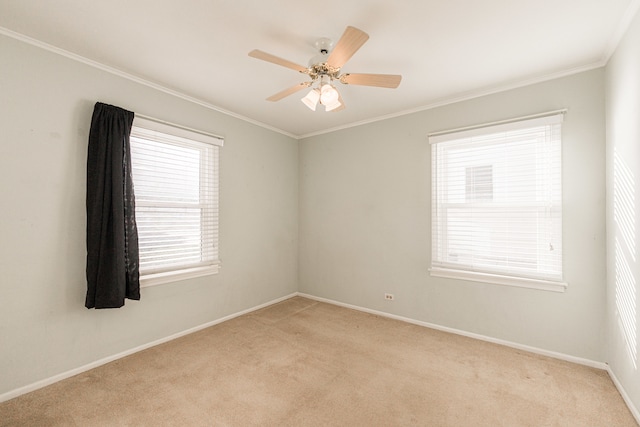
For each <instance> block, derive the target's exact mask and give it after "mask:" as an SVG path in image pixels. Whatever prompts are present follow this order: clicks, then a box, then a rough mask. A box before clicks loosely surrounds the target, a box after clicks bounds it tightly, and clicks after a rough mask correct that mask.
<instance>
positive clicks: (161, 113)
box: [0, 36, 298, 395]
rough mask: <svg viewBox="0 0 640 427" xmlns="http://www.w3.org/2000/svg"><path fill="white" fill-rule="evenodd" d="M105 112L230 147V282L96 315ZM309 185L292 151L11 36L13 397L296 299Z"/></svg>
mask: <svg viewBox="0 0 640 427" xmlns="http://www.w3.org/2000/svg"><path fill="white" fill-rule="evenodd" d="M96 101H102V102H106V103H110V104H114V105H118V106H121V107H123V108H126V109H129V110H131V111H134V112H138V113H141V114H146V115H149V116H153V117H157V118H160V119H164V120H168V121H171V122H174V123H180V124H183V125H185V126H190V127H193V128H197V129H201V130H204V131H209V132H212V133H215V134H219V135H222V136H224V137H225V146H224V147H223V148H222V150H221V157H220V160H221V175H220V180H221V190H220V191H221V192H220V209H221V217H220V224H221V234H220V247H221V250H220V254H221V255H220V256H221V260H222V267H221V271H220V273H219V274H218V275H215V276H208V277H202V278H198V279H193V280H187V281H182V282H178V283H174V284H166V285H159V286H154V287H148V288H143V290H142V300H141V301H140V302H134V301H127V303H126V305H125V307H124V308H121V309H114V310H87V309H86V308H84V295H85V291H86V283H85V278H84V277H85V276H84V274H85V256H86V250H85V225H86V220H85V191H86V190H85V188H86V185H85V180H86V174H85V168H86V157H87V138H88V132H89V125H90V122H91V114H92V111H93V105H94V103H95V102H96ZM297 180H298V144H297V141H296V140H294V139H292V138H289V137H287V136H284V135H282V134H279V133H275V132H272V131H269V130H266V129H264V128H261V127H258V126H254V125H251V124H249V123H247V122H245V121H242V120H238V119H236V118H233V117H230V116H228V115H224V114H220V113H218V112H215V111H213V110H210V109H207V108H205V107H202V106H199V105H196V104H194V103H191V102H187V101H185V100H182V99H180V98H177V97H174V96H171V95H168V94H166V93H164V92H161V91H158V90H155V89H152V88H150V87H147V86H144V85H141V84H138V83H134V82H132V81H130V80H127V79H124V78H121V77H118V76H116V75H113V74H109V73H106V72H103V71H101V70H99V69H96V68H93V67H90V66H87V65H84V64H82V63H80V62H76V61H73V60H70V59H67V58H65V57H63V56H60V55H57V54H53V53H50V52H47V51H45V50H42V49H39V48H36V47H33V46H30V45H27V44H24V43H22V42H19V41H16V40H13V39H11V38H7V37H4V36H0V200H2V202H1V203H2V210H1V214H0V215H1V216H0V218H1V221H0V239H1V244H0V395H2V394H3V393H7V392H9V391H11V390H15V389H18V388H20V387H24V386H27V385H29V384H32V383H34V382H37V381H39V380H43V379H47V378H50V377H52V376H54V375H56V374H59V373H63V372H66V371H69V370H72V369H75V368H78V367H81V366H83V365H86V364H89V363H91V362H94V361H96V360H100V359H102V358H105V357H109V356H112V355H114V354H118V353H120V352H123V351H127V350H130V349H133V348H136V347H138V346H141V345H144V344H147V343H149V342H152V341H155V340H158V339H162V338H164V337H167V336H170V335H172V334H175V333H179V332H182V331H184V330H187V329H189V328H192V327H195V326H198V325H202V324H205V323H207V322H210V321H214V320H216V319H220V318H222V317H224V316H227V315H229V314H233V313H237V312H240V311H242V310H245V309H249V308H252V307H255V306H257V305H259V304H262V303H265V302H269V301H272V300H274V299H277V298H279V297H283V296H286V295H289V294H291V293H294V292H296V290H297V233H298V218H297V205H298V200H297V198H298V184H297Z"/></svg>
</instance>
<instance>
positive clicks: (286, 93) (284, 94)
mask: <svg viewBox="0 0 640 427" xmlns="http://www.w3.org/2000/svg"><path fill="white" fill-rule="evenodd" d="M309 86H311V82H304V83H300V84H297V85H295V86H291V87H290V88H288V89H285V90H283V91H282V92H278V93H276V94H275V95H271V96H270V97H268V98H267V101H272V102H275V101H280V100H281V99H282V98H286V97H287V96H289V95H293V94H294V93H296V92H298V91H300V90H302V89H304V88H307V87H309Z"/></svg>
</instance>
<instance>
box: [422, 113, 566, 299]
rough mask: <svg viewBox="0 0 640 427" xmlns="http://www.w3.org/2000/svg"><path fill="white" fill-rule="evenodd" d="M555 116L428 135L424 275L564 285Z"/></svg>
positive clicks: (547, 286)
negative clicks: (428, 243)
mask: <svg viewBox="0 0 640 427" xmlns="http://www.w3.org/2000/svg"><path fill="white" fill-rule="evenodd" d="M562 118H563V114H552V115H547V116H542V117H540V116H538V117H536V118H530V119H526V120H518V121H505V122H501V123H500V124H492V125H487V126H479V127H473V128H466V129H463V130H458V131H450V132H442V133H438V134H432V135H430V136H429V142H430V143H431V156H432V239H433V240H432V242H433V243H432V261H431V269H430V271H431V274H432V275H434V276H440V277H450V278H458V279H465V280H474V281H482V282H489V283H497V284H502V285H514V286H523V287H532V288H536V289H547V290H554V291H560V292H561V291H564V289H565V288H566V286H567V285H566V283H564V282H563V277H562V197H561V188H562V185H561V124H562Z"/></svg>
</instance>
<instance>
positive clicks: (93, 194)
mask: <svg viewBox="0 0 640 427" xmlns="http://www.w3.org/2000/svg"><path fill="white" fill-rule="evenodd" d="M133 117H134V113H132V112H131V111H127V110H124V109H122V108H119V107H115V106H113V105H107V104H103V103H100V102H98V103H96V105H95V107H94V110H93V117H92V118H91V130H90V131H89V153H88V156H87V271H86V273H87V298H86V302H85V306H86V307H87V308H118V307H122V306H123V305H124V300H125V298H128V299H132V300H139V299H140V282H139V270H138V267H139V265H138V264H139V256H138V229H137V226H136V219H135V199H134V193H133V182H132V177H131V152H130V150H129V135H130V133H131V125H132V124H133Z"/></svg>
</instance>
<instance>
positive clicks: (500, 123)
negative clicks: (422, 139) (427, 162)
mask: <svg viewBox="0 0 640 427" xmlns="http://www.w3.org/2000/svg"><path fill="white" fill-rule="evenodd" d="M567 111H569V109H568V108H563V109H561V110H553V111H546V112H544V113H538V114H531V115H528V116H522V117H514V118H512V119H505V120H498V121H496V122H491V123H483V124H481V125H472V126H465V127H461V128H456V129H448V130H441V131H438V132H431V133H428V134H427V138H429V137H432V136H439V135H446V134H448V133H454V132H462V131H464V130H472V129H481V128H484V127H489V126H495V125H502V124H506V123H513V122H519V121H521V120H527V119H537V118H540V117H547V116H554V115H556V114H565V113H566V112H567Z"/></svg>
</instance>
